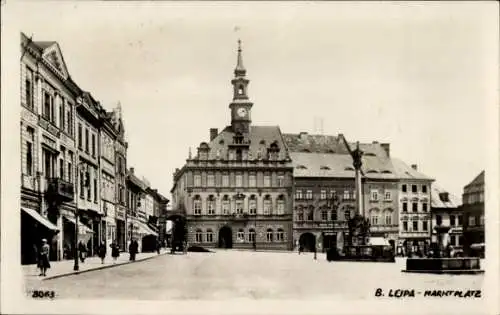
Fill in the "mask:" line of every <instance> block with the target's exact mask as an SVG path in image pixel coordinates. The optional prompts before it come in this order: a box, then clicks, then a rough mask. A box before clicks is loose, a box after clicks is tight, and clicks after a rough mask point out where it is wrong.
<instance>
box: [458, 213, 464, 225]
mask: <svg viewBox="0 0 500 315" xmlns="http://www.w3.org/2000/svg"><path fill="white" fill-rule="evenodd" d="M462 224H463V221H462V216H461V215H459V216H458V225H462Z"/></svg>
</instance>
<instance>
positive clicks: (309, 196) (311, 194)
mask: <svg viewBox="0 0 500 315" xmlns="http://www.w3.org/2000/svg"><path fill="white" fill-rule="evenodd" d="M306 199H309V200H311V199H313V192H312V190H308V191H306Z"/></svg>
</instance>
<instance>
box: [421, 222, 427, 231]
mask: <svg viewBox="0 0 500 315" xmlns="http://www.w3.org/2000/svg"><path fill="white" fill-rule="evenodd" d="M427 225H428V223H427V221H422V230H423V231H427V229H428V226H427Z"/></svg>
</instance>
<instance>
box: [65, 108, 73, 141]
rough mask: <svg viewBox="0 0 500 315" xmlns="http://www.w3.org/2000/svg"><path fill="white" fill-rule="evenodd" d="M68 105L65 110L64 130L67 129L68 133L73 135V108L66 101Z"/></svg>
mask: <svg viewBox="0 0 500 315" xmlns="http://www.w3.org/2000/svg"><path fill="white" fill-rule="evenodd" d="M67 104H68V106H67V108H68V111H67V113H66V114H67V116H66V127H67V128H66V130H67V131H68V134H69V135H71V136H72V135H73V114H72V113H73V108H72V107H71V106H72V105H71V104H69V103H67Z"/></svg>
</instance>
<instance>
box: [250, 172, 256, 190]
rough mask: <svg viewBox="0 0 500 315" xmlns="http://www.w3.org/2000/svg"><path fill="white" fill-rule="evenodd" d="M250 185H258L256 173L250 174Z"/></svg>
mask: <svg viewBox="0 0 500 315" xmlns="http://www.w3.org/2000/svg"><path fill="white" fill-rule="evenodd" d="M248 186H250V187H256V186H257V178H256V176H255V174H250V175H248Z"/></svg>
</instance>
